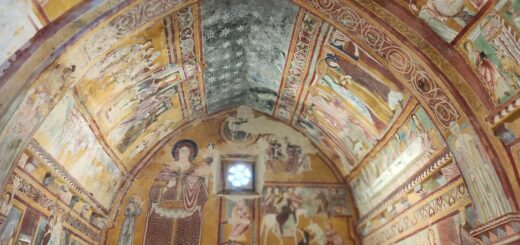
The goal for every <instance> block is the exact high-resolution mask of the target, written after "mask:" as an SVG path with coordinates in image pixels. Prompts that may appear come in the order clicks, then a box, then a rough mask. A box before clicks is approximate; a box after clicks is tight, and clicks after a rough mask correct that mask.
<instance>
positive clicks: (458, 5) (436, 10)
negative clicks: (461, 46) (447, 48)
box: [406, 0, 488, 42]
mask: <svg viewBox="0 0 520 245" xmlns="http://www.w3.org/2000/svg"><path fill="white" fill-rule="evenodd" d="M487 1H488V0H455V1H447V0H441V1H438V0H410V1H406V2H407V5H408V8H409V10H410V11H411V12H413V13H414V14H415V15H417V16H418V17H419V18H420V19H422V20H423V21H424V22H426V24H428V26H430V28H432V30H433V31H434V32H435V33H437V35H439V36H440V37H441V38H442V39H444V41H446V42H451V41H453V39H455V37H457V35H458V34H459V33H460V32H461V31H462V30H463V29H464V28H465V27H466V26H467V25H468V24H469V23H470V22H471V21H472V20H473V18H474V17H475V15H477V13H478V12H479V10H480V9H481V8H482V7H483V6H484V5H485V4H486V2H487Z"/></svg>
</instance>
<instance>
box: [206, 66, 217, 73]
mask: <svg viewBox="0 0 520 245" xmlns="http://www.w3.org/2000/svg"><path fill="white" fill-rule="evenodd" d="M216 70H217V69H215V68H214V67H211V68H208V72H215V71H216Z"/></svg>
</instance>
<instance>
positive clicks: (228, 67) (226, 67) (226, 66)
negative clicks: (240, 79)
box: [222, 65, 231, 70]
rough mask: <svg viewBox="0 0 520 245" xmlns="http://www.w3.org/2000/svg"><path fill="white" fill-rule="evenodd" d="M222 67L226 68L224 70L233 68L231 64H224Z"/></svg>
mask: <svg viewBox="0 0 520 245" xmlns="http://www.w3.org/2000/svg"><path fill="white" fill-rule="evenodd" d="M222 68H224V70H228V69H230V68H231V66H230V65H225V66H223V67H222Z"/></svg>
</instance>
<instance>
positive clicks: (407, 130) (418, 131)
mask: <svg viewBox="0 0 520 245" xmlns="http://www.w3.org/2000/svg"><path fill="white" fill-rule="evenodd" d="M445 147H446V144H445V143H444V142H443V140H442V138H441V136H440V134H439V132H438V130H437V128H436V127H435V125H434V124H433V123H432V121H431V119H430V117H429V116H428V115H427V114H426V112H425V111H424V109H422V108H419V109H416V110H415V111H414V112H413V113H411V114H410V115H409V116H408V119H407V120H406V122H405V123H404V124H403V125H402V126H401V127H400V128H399V129H398V130H397V132H395V133H394V134H393V136H392V137H391V139H390V140H389V141H388V142H387V143H386V144H385V145H384V146H383V147H382V148H381V149H380V150H379V151H378V152H377V153H375V154H372V155H371V156H370V157H369V158H368V159H367V163H366V164H365V165H364V166H363V168H362V169H361V172H360V174H359V175H358V176H357V177H356V178H355V179H353V181H352V182H351V186H352V189H353V191H354V196H355V197H356V202H357V204H358V209H359V211H360V213H361V215H364V214H366V213H367V212H368V211H369V210H370V209H371V208H373V207H374V206H375V205H376V204H378V202H379V201H381V200H382V198H385V197H386V196H384V195H385V193H392V191H393V190H394V188H396V187H398V186H399V185H402V184H405V183H406V181H407V180H408V178H409V177H411V176H413V174H415V173H416V172H417V171H418V170H420V169H421V168H422V167H424V166H425V165H426V164H428V163H429V161H430V160H431V159H433V158H435V157H437V156H438V153H440V152H441V151H442V150H443V149H444V148H445Z"/></svg>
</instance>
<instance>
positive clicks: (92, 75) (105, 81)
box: [76, 21, 197, 168]
mask: <svg viewBox="0 0 520 245" xmlns="http://www.w3.org/2000/svg"><path fill="white" fill-rule="evenodd" d="M164 35H165V34H164V26H163V24H162V21H161V22H159V23H157V24H156V25H154V26H153V27H151V28H149V29H148V30H147V31H146V32H142V33H140V35H139V36H136V37H134V38H131V39H129V40H128V41H127V42H126V43H125V44H123V45H122V46H119V47H117V48H115V49H114V50H112V51H111V52H109V53H108V54H107V55H106V56H105V57H103V58H102V59H101V60H100V61H98V62H97V63H96V64H95V65H94V66H93V67H92V68H91V69H90V71H89V72H87V73H86V75H85V77H84V78H83V81H82V82H80V83H79V84H78V85H77V86H76V91H77V93H78V95H79V97H80V100H81V101H82V102H83V103H84V105H85V107H86V109H87V110H88V111H89V113H90V114H91V115H92V117H93V120H94V121H95V123H96V124H97V125H98V126H99V128H100V130H101V133H102V134H103V135H105V138H106V140H107V143H108V144H109V145H110V146H111V148H112V149H114V152H116V154H117V155H118V156H119V157H120V158H121V160H122V161H123V162H124V163H125V166H126V167H127V168H131V167H132V166H133V163H135V160H134V159H135V158H136V157H137V156H139V155H140V153H142V151H143V149H144V148H146V147H147V145H149V144H154V143H155V141H157V140H158V139H160V138H162V137H164V136H165V135H166V134H168V133H169V132H170V130H171V129H172V128H173V127H175V126H176V125H177V124H179V123H180V122H181V121H182V120H183V115H182V110H181V108H180V107H181V106H180V99H179V93H180V91H179V84H180V82H181V81H183V80H185V79H187V78H188V77H190V76H193V74H194V73H195V71H196V69H197V68H196V67H191V66H186V67H182V66H179V65H177V64H175V63H170V62H169V58H168V50H167V49H165V48H164V46H166V45H167V44H166V43H165V40H166V38H165V37H164Z"/></svg>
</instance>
